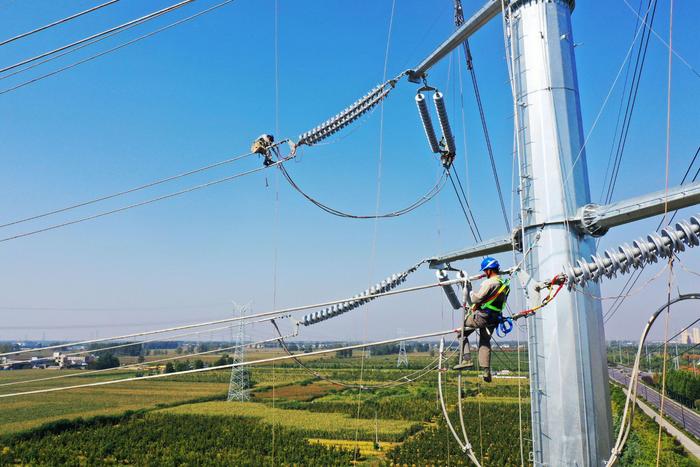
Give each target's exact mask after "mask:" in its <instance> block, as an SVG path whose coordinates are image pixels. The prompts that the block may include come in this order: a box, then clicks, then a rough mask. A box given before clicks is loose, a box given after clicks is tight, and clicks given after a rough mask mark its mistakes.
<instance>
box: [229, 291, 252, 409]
mask: <svg viewBox="0 0 700 467" xmlns="http://www.w3.org/2000/svg"><path fill="white" fill-rule="evenodd" d="M233 309H234V314H235V315H236V316H237V317H240V318H243V316H245V314H246V312H247V307H245V306H240V305H237V304H234V305H233ZM244 344H245V324H244V323H243V320H241V321H240V322H239V325H238V334H237V336H236V340H235V342H234V344H233V345H234V346H236V349H235V351H234V353H233V361H234V362H242V361H244V360H245V347H243V345H244ZM226 400H228V401H247V400H250V378H249V371H248V368H246V367H236V366H235V367H233V368H231V381H230V383H229V386H228V397H227V398H226Z"/></svg>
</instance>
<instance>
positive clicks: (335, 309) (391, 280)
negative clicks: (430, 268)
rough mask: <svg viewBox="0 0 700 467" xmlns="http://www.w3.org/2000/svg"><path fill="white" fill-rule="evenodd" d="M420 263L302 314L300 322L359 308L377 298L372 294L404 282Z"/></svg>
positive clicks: (304, 322)
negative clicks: (358, 292) (351, 296)
mask: <svg viewBox="0 0 700 467" xmlns="http://www.w3.org/2000/svg"><path fill="white" fill-rule="evenodd" d="M421 264H423V262H422V261H421V262H420V263H418V264H416V265H415V266H413V267H412V268H410V269H407V270H406V271H404V272H402V273H400V274H393V275H391V276H390V277H387V278H386V279H385V280H383V281H381V282H378V283H377V284H375V285H374V286H372V287H370V288H369V289H367V290H365V291H364V292H363V293H361V294H358V295H355V296H354V297H353V298H352V300H348V301H347V302H343V303H340V304H337V305H333V306H329V307H326V308H324V309H322V310H319V311H315V312H313V313H309V314H307V315H304V318H303V319H302V320H301V323H302V324H303V325H304V326H309V325H311V324H316V323H319V322H321V321H325V320H327V319H330V318H333V317H335V316H338V315H341V314H343V313H347V312H348V311H351V310H354V309H355V308H359V307H361V306H362V305H365V304H367V303H369V302H371V301H372V300H374V299H375V298H377V297H376V296H372V295H375V294H381V293H384V292H388V291H390V290H392V289H395V288H396V287H398V286H399V285H401V284H403V283H404V282H406V278H408V276H409V275H410V274H412V273H414V272H416V270H417V269H418V267H419V266H420V265H421Z"/></svg>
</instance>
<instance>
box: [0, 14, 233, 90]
mask: <svg viewBox="0 0 700 467" xmlns="http://www.w3.org/2000/svg"><path fill="white" fill-rule="evenodd" d="M233 1H234V0H226V1H224V2H221V3H218V4H216V5H213V6H211V7H209V8H207V9H205V10H202V11H200V12H198V13H195V14H193V15H191V16H188V17H186V18H182V19H180V20H178V21H175V22H173V23H170V24H168V25H166V26H163V27H160V28H158V29H156V30H154V31H151V32H149V33H146V34H144V35H142V36H139V37H136V38H134V39H131V40H129V41H126V42H122V43H121V44H119V45H117V46H115V47H112V48H110V49H107V50H104V51H102V52H99V53H96V54H94V55H91V56H89V57H86V58H84V59H82V60H78V61H77V62H73V63H71V64H69V65H66V66H64V67H62V68H58V69H57V70H54V71H52V72H49V73H46V74H44V75H41V76H38V77H36V78H32V79H30V80H28V81H24V82H22V83H19V84H17V85H15V86H12V87H9V88H6V89H3V90H2V91H0V95H2V94H6V93H8V92H11V91H15V90H17V89H19V88H23V87H24V86H27V85H29V84H33V83H36V82H37V81H41V80H43V79H45V78H49V77H51V76H54V75H57V74H58V73H61V72H64V71H67V70H70V69H71V68H75V67H77V66H79V65H82V64H83V63H86V62H89V61H92V60H94V59H96V58H99V57H102V56H103V55H107V54H109V53H112V52H115V51H117V50H119V49H122V48H124V47H127V46H129V45H131V44H134V43H136V42H140V41H142V40H144V39H147V38H149V37H151V36H155V35H156V34H158V33H161V32H163V31H166V30H168V29H170V28H173V27H175V26H178V25H180V24H182V23H185V22H187V21H190V20H192V19H195V18H197V17H199V16H202V15H204V14H206V13H209V12H210V11H212V10H215V9H217V8H220V7H222V6H224V5H227V4H229V3H231V2H233ZM139 24H140V23H139ZM134 26H138V24H133V25H131V26H128V27H125V28H123V29H120V30H119V31H114V32H112V33H110V34H107V35H105V36H102V37H100V38H98V39H95V40H93V41H90V42H87V43H85V44H83V45H80V46H78V47H75V48H72V49H69V50H67V51H65V52H63V53H61V54H57V55H54V56H52V57H49V58H47V59H46V60H42V61H40V62H37V63H34V64H32V65H30V66H28V67H25V68H22V69H21V70H18V71H15V72H13V73H9V74H6V75H4V76H0V80H3V79H5V78H9V77H10V76H13V75H15V74H17V73H21V72H23V71H27V70H29V69H31V68H34V67H36V66H39V65H41V64H43V63H46V62H49V61H51V60H55V59H57V58H59V57H62V56H64V55H67V54H69V53H72V52H75V51H76V50H79V49H81V48H83V47H87V46H89V45H92V44H94V43H96V42H100V41H102V40H104V39H107V38H108V37H110V36H112V35H115V34H119V33H121V32H124V31H125V30H127V29H130V28H131V27H134Z"/></svg>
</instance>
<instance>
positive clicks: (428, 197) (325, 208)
mask: <svg viewBox="0 0 700 467" xmlns="http://www.w3.org/2000/svg"><path fill="white" fill-rule="evenodd" d="M279 169H280V171H281V172H282V175H283V176H284V178H285V180H287V182H288V183H289V184H290V185H291V187H292V188H294V190H295V191H297V192H298V193H299V194H301V195H302V196H303V197H304V198H306V199H307V200H308V201H310V202H311V203H313V204H314V205H316V206H317V207H319V208H321V209H322V210H323V211H325V212H327V213H329V214H332V215H334V216H338V217H347V218H351V219H384V218H389V217H399V216H402V215H404V214H408V213H409V212H411V211H414V210H416V209H418V208H419V207H421V206H423V205H424V204H425V203H427V202H428V201H430V200H431V199H433V198H434V197H435V196H436V195H437V194H438V193H440V191H441V190H442V187H443V186H444V185H445V181H446V179H447V177H446V174H447V173H448V172H447V171H445V172H444V173H443V175H442V176H441V177H440V179H439V180H438V181H437V183H435V185H434V186H433V187H432V188H430V190H429V191H428V192H427V193H426V194H424V195H423V196H421V197H420V198H418V199H417V200H416V201H414V202H413V203H411V204H410V205H408V206H406V207H404V208H402V209H398V210H395V211H390V212H386V213H382V214H379V213H377V214H366V215H360V214H351V213H348V212H345V211H341V210H339V209H335V208H332V207H330V206H328V205H327V204H323V203H322V202H320V201H318V200H317V199H315V198H313V197H312V196H311V195H309V194H307V193H306V192H304V190H302V189H301V188H300V187H299V185H297V183H296V182H295V181H294V180H293V179H292V177H291V176H290V175H289V172H287V169H286V168H285V167H284V166H279Z"/></svg>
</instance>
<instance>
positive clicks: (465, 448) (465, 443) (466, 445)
mask: <svg viewBox="0 0 700 467" xmlns="http://www.w3.org/2000/svg"><path fill="white" fill-rule="evenodd" d="M444 352H445V339H440V350H439V352H438V397H439V399H440V408H441V409H442V414H443V416H444V417H445V423H446V424H447V427H448V428H449V429H450V432H451V433H452V436H453V437H454V439H455V441H457V444H458V445H459V447H460V448H461V449H462V452H466V453H467V455H468V456H469V459H470V460H471V461H472V462H473V463H474V465H476V466H478V467H481V464H480V463H479V460H478V459H477V458H476V454H475V453H474V448H473V447H472V445H471V443H470V442H469V438H468V437H467V435H466V433H464V440H462V439H461V438H460V437H459V435H458V434H457V431H455V428H454V426H452V421H451V420H450V416H449V414H448V412H447V407H446V406H445V397H444V396H443V392H442V373H443V372H446V371H447V369H443V367H442V361H443V355H444ZM458 389H459V390H460V392H461V385H460V387H459V388H458ZM460 406H461V404H460Z"/></svg>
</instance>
